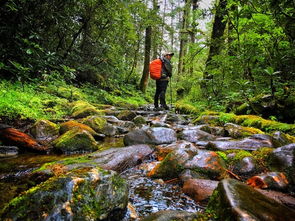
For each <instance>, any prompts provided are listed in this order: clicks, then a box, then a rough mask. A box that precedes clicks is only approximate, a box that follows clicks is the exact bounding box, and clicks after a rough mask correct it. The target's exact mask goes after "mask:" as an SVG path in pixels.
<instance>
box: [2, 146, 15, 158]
mask: <svg viewBox="0 0 295 221" xmlns="http://www.w3.org/2000/svg"><path fill="white" fill-rule="evenodd" d="M17 154H18V147H15V146H0V158H1V157H11V156H15V155H17Z"/></svg>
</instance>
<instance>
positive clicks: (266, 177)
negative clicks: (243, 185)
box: [247, 172, 289, 190]
mask: <svg viewBox="0 0 295 221" xmlns="http://www.w3.org/2000/svg"><path fill="white" fill-rule="evenodd" d="M247 184H248V185H250V186H252V187H258V188H263V189H266V188H268V189H274V190H286V189H287V188H288V185H289V182H288V179H287V177H286V175H285V174H284V173H281V172H268V173H263V174H260V175H257V176H253V177H251V178H250V179H248V180H247Z"/></svg>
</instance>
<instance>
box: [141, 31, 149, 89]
mask: <svg viewBox="0 0 295 221" xmlns="http://www.w3.org/2000/svg"><path fill="white" fill-rule="evenodd" d="M151 36H152V27H151V26H148V27H147V28H146V31H145V43H144V44H145V47H144V66H143V72H142V77H141V80H140V85H139V88H140V90H141V91H142V92H145V91H146V88H147V85H148V80H149V64H150V57H151V43H152V42H151Z"/></svg>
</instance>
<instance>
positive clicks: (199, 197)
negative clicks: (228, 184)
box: [182, 179, 218, 202]
mask: <svg viewBox="0 0 295 221" xmlns="http://www.w3.org/2000/svg"><path fill="white" fill-rule="evenodd" d="M217 185H218V181H214V180H206V179H188V180H186V181H185V182H184V184H183V188H182V190H183V192H184V193H185V194H187V195H189V196H190V197H192V198H193V199H194V200H195V201H196V202H201V201H203V200H208V199H209V197H210V196H211V195H212V193H213V191H214V189H215V188H216V187H217Z"/></svg>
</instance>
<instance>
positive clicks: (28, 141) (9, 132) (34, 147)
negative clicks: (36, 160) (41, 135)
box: [0, 127, 49, 153]
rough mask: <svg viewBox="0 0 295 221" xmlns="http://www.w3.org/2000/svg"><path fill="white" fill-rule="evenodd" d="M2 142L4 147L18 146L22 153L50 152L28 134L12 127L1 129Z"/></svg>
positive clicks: (0, 138)
mask: <svg viewBox="0 0 295 221" xmlns="http://www.w3.org/2000/svg"><path fill="white" fill-rule="evenodd" d="M0 140H1V141H2V143H3V144H4V145H7V146H17V147H18V148H19V149H20V150H21V151H30V152H39V153H46V152H47V151H48V150H49V148H48V147H46V146H43V145H40V144H39V143H38V142H37V141H36V140H35V139H34V138H32V137H31V136H29V135H28V134H25V133H23V132H21V131H19V130H17V129H14V128H10V127H5V128H3V129H0Z"/></svg>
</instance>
